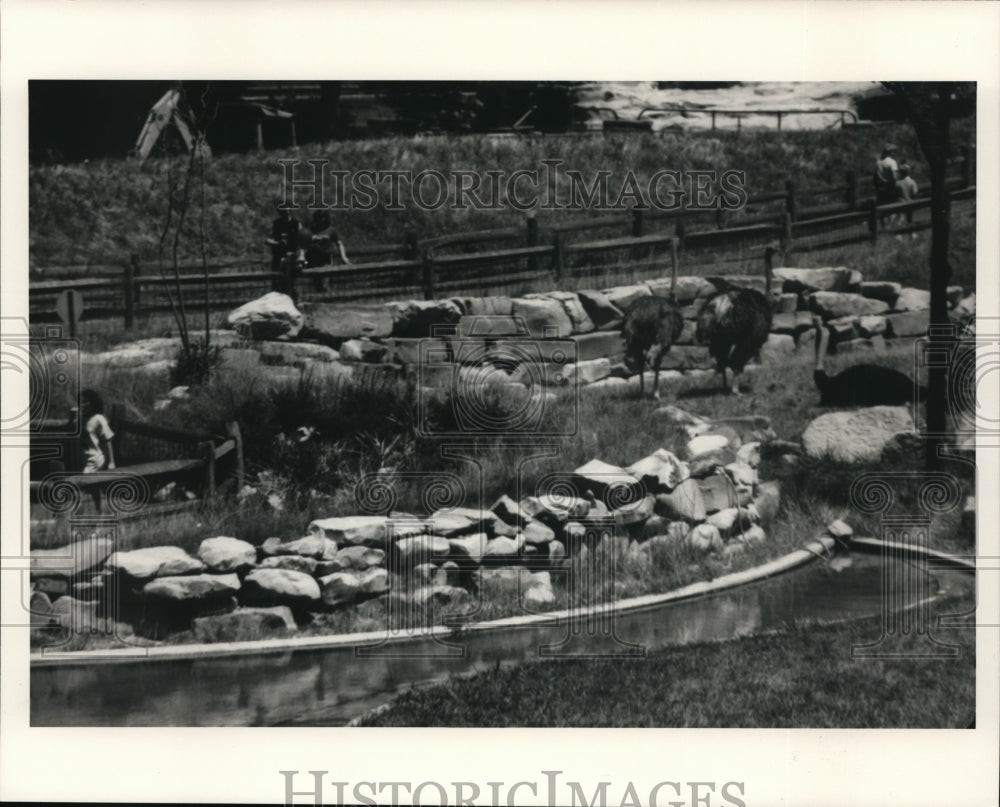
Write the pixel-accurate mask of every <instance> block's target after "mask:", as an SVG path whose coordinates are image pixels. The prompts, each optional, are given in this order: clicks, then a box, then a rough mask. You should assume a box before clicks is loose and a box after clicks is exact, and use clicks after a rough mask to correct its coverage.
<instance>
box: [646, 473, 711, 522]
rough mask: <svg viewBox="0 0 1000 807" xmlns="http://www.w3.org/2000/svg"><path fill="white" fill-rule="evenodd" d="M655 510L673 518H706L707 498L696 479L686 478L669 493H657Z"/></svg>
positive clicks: (691, 519) (695, 519)
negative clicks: (704, 496) (705, 498)
mask: <svg viewBox="0 0 1000 807" xmlns="http://www.w3.org/2000/svg"><path fill="white" fill-rule="evenodd" d="M655 511H656V512H657V513H659V514H660V515H663V516H666V517H667V518H669V519H671V520H674V521H676V520H678V519H683V520H684V521H690V522H697V521H704V520H705V515H706V514H705V500H704V498H703V496H702V493H701V489H700V488H699V486H698V483H697V482H696V481H695V480H694V479H690V478H689V479H685V480H684V481H683V482H681V483H680V484H679V485H678V486H677V487H676V488H674V489H673V490H672V491H670V492H669V493H659V494H657V495H656V507H655Z"/></svg>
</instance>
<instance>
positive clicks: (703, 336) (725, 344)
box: [695, 258, 773, 395]
mask: <svg viewBox="0 0 1000 807" xmlns="http://www.w3.org/2000/svg"><path fill="white" fill-rule="evenodd" d="M765 289H766V291H765V293H764V294H761V293H760V292H759V291H757V290H756V289H745V288H736V287H730V288H727V289H723V290H722V291H720V292H717V293H715V294H713V295H712V296H711V297H709V298H708V299H707V300H706V301H705V304H704V305H703V306H702V308H701V311H699V312H698V327H697V331H696V334H695V336H696V338H697V340H698V343H699V344H702V345H708V352H709V354H711V356H712V358H713V359H715V365H716V370H717V371H718V372H719V373H721V374H722V386H723V387H724V388H729V387H728V385H727V384H726V369H727V368H728V369H730V370H732V371H733V383H732V387H731V389H732V392H733V394H734V395H739V394H740V389H739V375H740V373H742V372H743V368H744V367H745V366H746V364H747V362H748V361H750V359H751V358H753V357H754V356H756V355H757V354H758V353H759V352H760V349H761V347H762V346H763V345H764V343H765V342H766V341H767V337H768V335H769V334H770V333H771V318H772V316H773V314H772V306H771V262H770V258H768V260H767V262H766V264H765Z"/></svg>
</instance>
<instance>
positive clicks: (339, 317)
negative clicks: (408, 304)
mask: <svg viewBox="0 0 1000 807" xmlns="http://www.w3.org/2000/svg"><path fill="white" fill-rule="evenodd" d="M300 309H301V311H302V313H303V315H304V316H305V318H306V323H307V326H306V329H307V330H308V332H309V333H310V334H311V335H315V336H317V337H320V338H325V339H329V340H331V341H333V342H335V343H340V342H342V341H343V340H345V339H355V338H358V337H362V336H367V337H369V338H372V339H374V338H378V337H383V336H389V335H390V334H391V333H392V325H393V320H392V313H391V312H390V311H389V310H388V309H386V308H385V306H382V305H370V304H366V305H351V304H350V303H302V305H301V306H300Z"/></svg>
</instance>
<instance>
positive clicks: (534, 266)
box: [524, 215, 538, 272]
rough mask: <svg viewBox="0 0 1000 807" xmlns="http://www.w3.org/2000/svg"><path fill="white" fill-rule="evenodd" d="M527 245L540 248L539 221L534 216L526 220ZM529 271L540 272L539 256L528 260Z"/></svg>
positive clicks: (533, 256)
mask: <svg viewBox="0 0 1000 807" xmlns="http://www.w3.org/2000/svg"><path fill="white" fill-rule="evenodd" d="M524 223H525V243H527V245H528V246H529V247H537V246H538V219H537V218H535V217H534V216H533V215H529V216H528V217H527V218H526V219H525V222H524ZM528 271H529V272H537V271H538V256H537V255H532V256H531V257H529V258H528Z"/></svg>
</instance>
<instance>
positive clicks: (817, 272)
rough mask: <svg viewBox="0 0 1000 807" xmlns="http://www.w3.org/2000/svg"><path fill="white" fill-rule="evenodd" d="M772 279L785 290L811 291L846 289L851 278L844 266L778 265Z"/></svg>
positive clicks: (796, 291)
mask: <svg viewBox="0 0 1000 807" xmlns="http://www.w3.org/2000/svg"><path fill="white" fill-rule="evenodd" d="M773 277H774V280H775V281H777V282H779V283H781V284H782V288H783V290H784V291H785V292H793V293H799V292H803V293H807V294H808V293H811V292H814V291H847V289H848V285H849V284H850V280H851V270H850V269H848V268H847V267H845V266H830V267H822V268H819V269H798V268H792V267H787V266H782V267H778V268H777V269H775V270H774V273H773Z"/></svg>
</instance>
